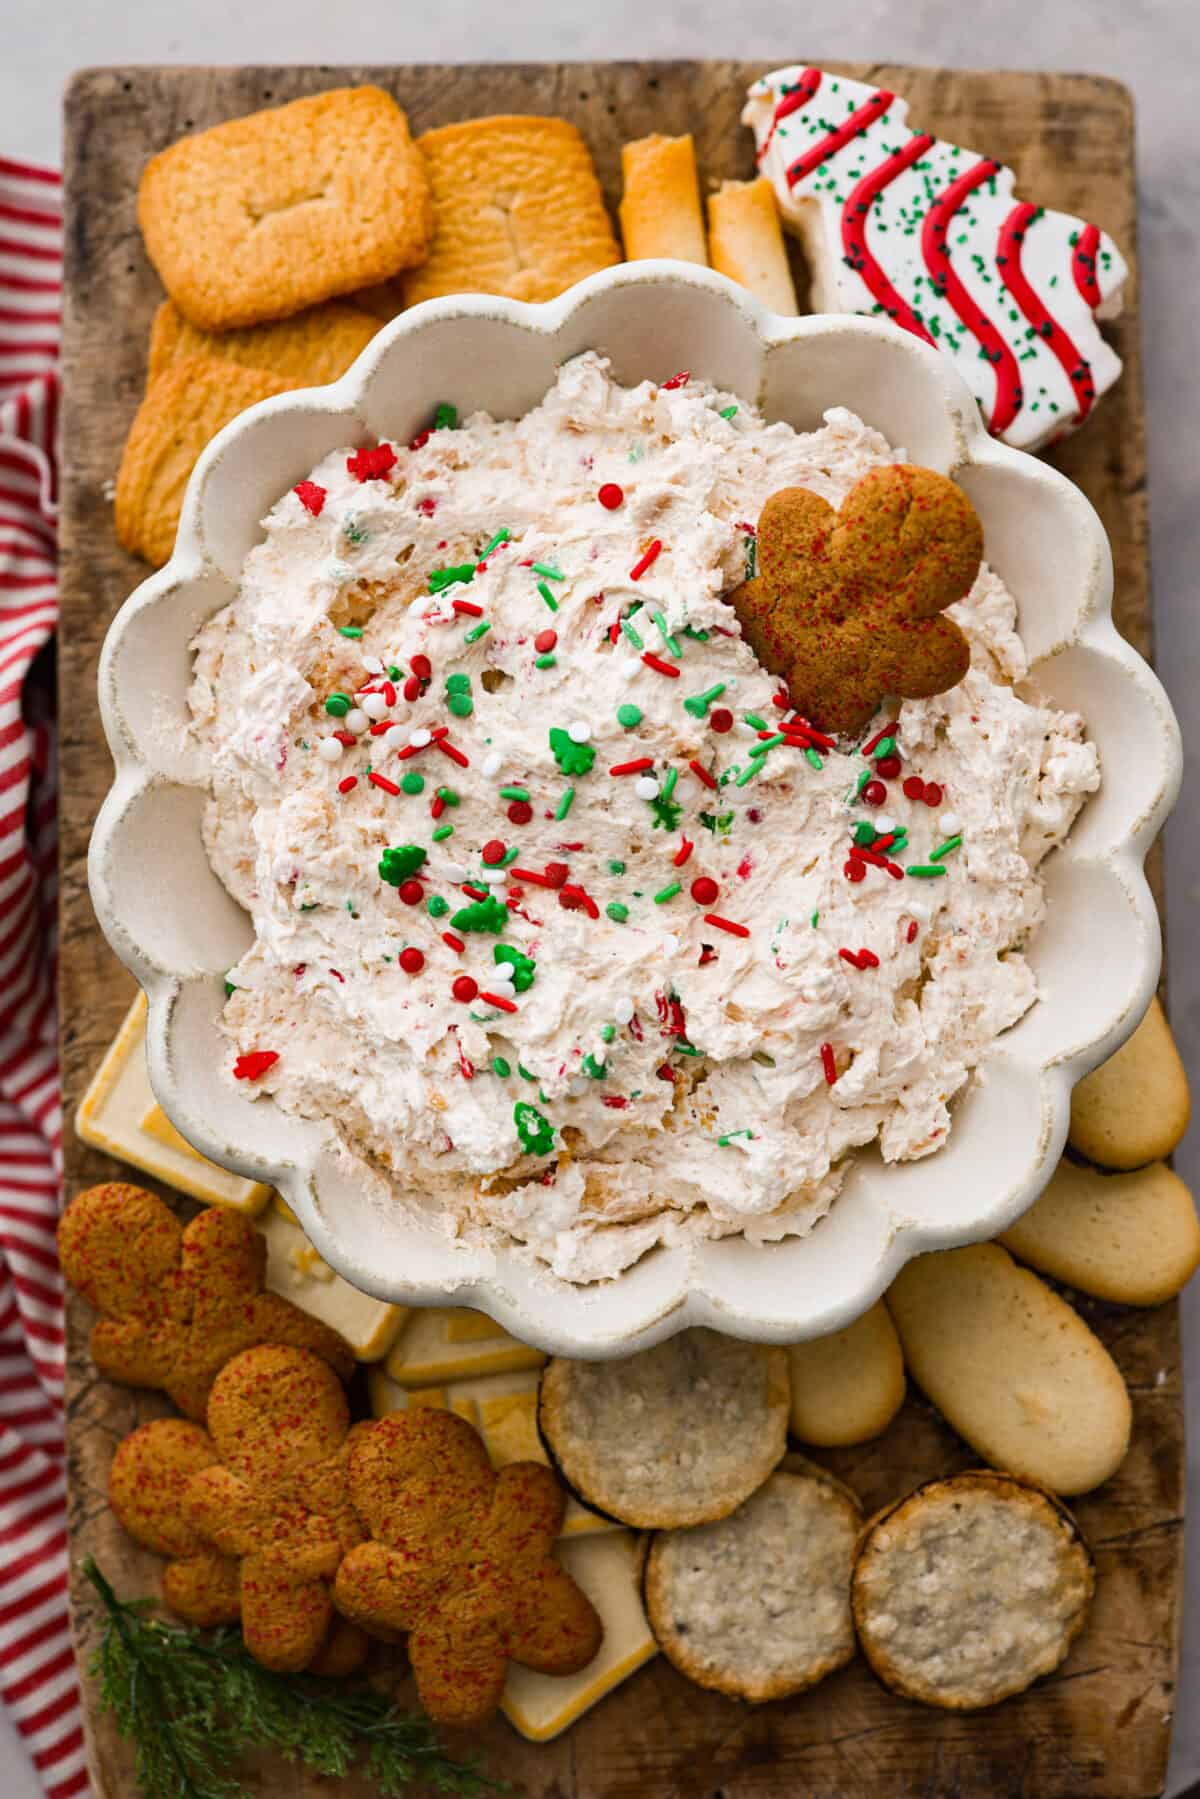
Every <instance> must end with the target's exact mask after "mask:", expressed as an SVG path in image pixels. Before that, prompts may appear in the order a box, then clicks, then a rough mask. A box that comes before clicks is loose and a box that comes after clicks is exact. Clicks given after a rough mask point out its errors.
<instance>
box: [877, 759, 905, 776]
mask: <svg viewBox="0 0 1200 1799" xmlns="http://www.w3.org/2000/svg"><path fill="white" fill-rule="evenodd" d="M901 767H902V764H901V761H900V758H899V756H880V757H879V759H878V760H877V761H876V763H875V773H876V774H877V775H882V776H883V778H884V780H885V781H894V780H895V779H896V776H897V775H898V774H899V773H900V769H901Z"/></svg>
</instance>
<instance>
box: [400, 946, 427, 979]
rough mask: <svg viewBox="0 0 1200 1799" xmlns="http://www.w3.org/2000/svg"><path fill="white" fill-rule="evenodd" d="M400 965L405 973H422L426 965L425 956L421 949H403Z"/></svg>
mask: <svg viewBox="0 0 1200 1799" xmlns="http://www.w3.org/2000/svg"><path fill="white" fill-rule="evenodd" d="M400 966H401V968H402V969H403V970H404V972H405V974H420V972H421V970H422V969H423V968H424V966H425V958H424V956H423V955H422V954H421V952H420V950H419V949H402V950H401V951H400Z"/></svg>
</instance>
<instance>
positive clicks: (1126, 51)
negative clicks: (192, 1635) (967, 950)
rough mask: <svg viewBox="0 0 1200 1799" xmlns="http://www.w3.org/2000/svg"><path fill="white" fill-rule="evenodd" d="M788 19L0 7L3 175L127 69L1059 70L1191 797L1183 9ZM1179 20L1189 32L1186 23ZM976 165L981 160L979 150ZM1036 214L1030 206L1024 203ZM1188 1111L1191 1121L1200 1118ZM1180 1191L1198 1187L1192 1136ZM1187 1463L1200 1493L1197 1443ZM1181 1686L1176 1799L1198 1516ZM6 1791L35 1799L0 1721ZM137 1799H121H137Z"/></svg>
mask: <svg viewBox="0 0 1200 1799" xmlns="http://www.w3.org/2000/svg"><path fill="white" fill-rule="evenodd" d="M792 17H793V18H794V21H795V22H794V24H793V23H789V20H788V14H787V12H786V11H785V9H784V8H783V7H782V6H780V5H779V4H778V0H776V3H775V4H768V3H767V0H737V4H736V5H733V6H730V5H724V6H718V5H716V4H713V3H712V0H672V4H671V5H670V6H667V5H662V4H659V5H657V6H655V5H653V4H650V5H647V4H646V0H614V3H612V4H610V5H607V6H603V5H590V6H585V5H581V4H579V0H515V3H514V0H509V4H507V5H496V4H495V3H494V0H441V4H440V5H436V6H429V7H424V6H422V7H418V6H414V5H412V4H405V3H404V0H399V3H397V0H392V4H390V5H388V6H382V5H378V4H373V3H372V0H358V4H356V5H353V6H348V5H345V4H343V5H339V6H331V5H330V4H329V0H320V3H318V0H172V4H170V5H166V4H163V0H123V4H121V5H120V6H119V7H114V8H109V7H101V6H97V5H96V4H95V0H56V3H55V4H54V5H53V6H46V5H34V4H32V3H31V0H0V43H2V44H3V53H2V55H0V154H8V155H12V156H17V157H20V156H25V157H29V158H32V159H37V160H41V161H45V162H54V163H57V161H58V160H59V105H60V99H61V94H62V89H63V85H64V83H65V81H66V79H67V76H68V75H69V74H70V72H71V71H72V70H73V69H76V68H80V67H84V66H87V65H89V64H105V63H107V64H113V63H127V62H135V63H136V62H151V63H157V62H192V63H200V62H209V63H240V62H259V63H266V62H329V63H339V62H368V61H370V62H387V61H395V62H397V63H401V62H451V61H454V60H461V61H471V62H483V61H487V60H489V59H494V60H495V61H497V62H504V61H522V60H526V59H529V60H532V59H537V58H541V59H549V60H555V59H564V60H569V59H571V58H595V57H605V56H613V57H666V56H681V57H687V56H715V57H741V58H743V59H746V60H754V59H756V58H759V57H761V59H762V62H763V66H764V68H770V67H772V66H775V65H777V64H780V63H785V62H793V61H804V62H810V63H818V64H819V63H820V62H821V61H822V60H824V59H826V58H829V59H832V58H843V59H847V60H859V61H867V62H869V61H889V62H893V61H894V62H917V63H931V64H940V65H947V66H957V67H962V68H1021V69H1037V68H1047V69H1065V70H1077V71H1087V72H1090V73H1095V74H1103V75H1111V76H1115V77H1117V78H1118V79H1119V80H1122V81H1125V82H1127V83H1128V85H1129V86H1130V87H1131V88H1132V89H1133V92H1134V94H1135V96H1136V100H1137V105H1138V161H1139V188H1140V197H1141V238H1140V254H1141V281H1142V292H1141V303H1142V318H1143V330H1144V333H1145V347H1146V386H1147V402H1148V405H1147V411H1148V419H1149V426H1148V436H1149V455H1150V502H1151V505H1150V510H1151V539H1152V547H1153V557H1154V605H1155V624H1156V630H1157V636H1158V666H1159V669H1160V672H1161V674H1162V676H1163V679H1164V680H1165V681H1166V684H1167V687H1168V689H1169V691H1170V694H1171V697H1172V700H1173V701H1174V704H1175V707H1176V710H1177V711H1178V713H1179V716H1180V719H1181V721H1182V724H1183V730H1184V739H1185V744H1186V748H1187V767H1188V779H1189V781H1190V780H1191V779H1192V778H1193V777H1194V774H1195V763H1196V758H1197V755H1198V754H1200V730H1198V729H1197V728H1196V727H1197V726H1198V725H1200V692H1198V690H1197V682H1196V676H1197V672H1198V670H1200V573H1198V571H1200V493H1198V491H1197V472H1198V470H1200V450H1198V449H1197V425H1198V423H1200V417H1198V414H1200V408H1198V404H1197V402H1198V400H1200V375H1198V373H1197V356H1198V351H1200V341H1198V339H1200V334H1198V332H1197V324H1196V314H1195V312H1194V311H1193V307H1194V305H1195V304H1196V296H1198V295H1200V228H1198V223H1197V221H1198V220H1200V114H1198V109H1200V100H1198V95H1197V87H1196V71H1197V54H1196V52H1197V28H1196V19H1197V13H1196V9H1195V6H1194V3H1193V0H1042V4H1041V5H1039V6H1037V7H1032V8H1031V7H1030V6H1029V4H1028V0H988V3H987V5H986V6H982V5H978V4H976V5H971V6H963V5H962V4H953V5H952V4H948V3H947V0H907V4H904V5H900V4H896V3H895V0H893V3H892V4H888V3H887V0H860V3H859V4H858V5H857V6H856V7H850V6H848V5H846V4H845V0H809V4H808V5H807V6H805V7H804V8H802V9H801V8H796V9H794V12H793V14H792ZM1189 17H1190V18H1191V19H1192V25H1191V26H1189V25H1188V23H1187V20H1188V18H1189ZM979 147H980V148H982V149H986V148H987V146H986V145H980V146H979ZM1032 197H1033V198H1036V197H1037V196H1036V195H1035V196H1032ZM1195 820H1196V800H1195V797H1194V795H1193V791H1192V788H1191V787H1190V786H1189V785H1185V788H1184V797H1183V800H1182V802H1181V805H1180V807H1179V810H1178V811H1177V813H1176V815H1175V819H1174V822H1173V824H1172V825H1171V827H1170V828H1169V830H1168V833H1167V890H1168V912H1169V928H1170V931H1171V933H1172V938H1173V951H1172V956H1171V994H1172V1022H1173V1024H1174V1027H1175V1032H1176V1035H1177V1037H1178V1040H1179V1044H1180V1047H1181V1049H1182V1051H1183V1055H1184V1059H1185V1060H1186V1062H1187V1065H1188V1070H1189V1073H1190V1074H1191V1077H1192V1080H1193V1084H1194V1085H1196V1087H1197V1092H1198V1094H1200V953H1197V950H1196V947H1195V943H1194V940H1193V939H1192V937H1191V935H1190V930H1189V925H1190V924H1191V919H1190V917H1189V914H1190V912H1191V907H1192V906H1193V905H1194V904H1195V903H1196V901H1197V898H1198V897H1200V839H1198V838H1197V837H1196V836H1194V835H1193V829H1194V824H1195ZM1198 1111H1200V1105H1198ZM1178 1164H1179V1169H1180V1172H1181V1173H1182V1174H1183V1176H1184V1178H1185V1179H1186V1180H1188V1181H1189V1183H1190V1184H1191V1185H1192V1186H1193V1188H1195V1187H1196V1183H1197V1180H1198V1179H1200V1128H1197V1129H1195V1130H1193V1132H1192V1133H1191V1135H1190V1137H1189V1138H1188V1139H1187V1140H1186V1141H1185V1142H1184V1144H1183V1145H1182V1147H1181V1149H1180V1152H1179V1157H1178ZM1184 1322H1185V1340H1186V1350H1187V1363H1188V1378H1189V1381H1190V1394H1191V1405H1190V1416H1191V1422H1192V1423H1193V1425H1195V1423H1196V1420H1197V1419H1198V1418H1200V1279H1198V1280H1197V1282H1195V1283H1193V1287H1192V1290H1191V1293H1190V1295H1189V1297H1188V1298H1186V1299H1185V1301H1184ZM1190 1434H1191V1439H1192V1440H1191V1444H1190V1449H1189V1458H1188V1461H1189V1475H1190V1479H1191V1481H1192V1482H1193V1485H1192V1492H1193V1493H1197V1492H1200V1429H1193V1430H1192V1432H1191V1433H1190ZM1188 1574H1189V1594H1188V1601H1187V1609H1186V1619H1187V1623H1186V1627H1185V1640H1184V1664H1185V1665H1184V1676H1183V1681H1182V1684H1181V1689H1180V1694H1179V1701H1178V1705H1177V1707H1176V1726H1175V1741H1174V1746H1173V1754H1172V1763H1171V1779H1170V1782H1169V1785H1168V1789H1167V1790H1168V1793H1169V1794H1171V1795H1172V1799H1176V1796H1177V1795H1180V1794H1182V1793H1183V1792H1184V1791H1185V1789H1187V1788H1188V1787H1189V1786H1190V1785H1191V1784H1192V1783H1193V1782H1195V1781H1198V1780H1200V1508H1197V1509H1196V1510H1195V1512H1194V1516H1193V1527H1192V1529H1191V1530H1190V1532H1189V1546H1188ZM0 1791H2V1792H3V1793H4V1795H5V1799H34V1796H35V1795H36V1794H37V1793H38V1792H39V1791H40V1789H39V1787H38V1786H37V1784H36V1781H35V1780H34V1776H33V1773H32V1770H29V1769H28V1764H27V1763H26V1762H25V1759H24V1751H23V1749H22V1748H21V1746H20V1743H19V1741H18V1739H17V1737H16V1736H15V1734H14V1733H13V1731H12V1730H11V1728H10V1727H9V1726H8V1724H7V1722H6V1721H5V1720H0ZM131 1799H132V1796H131Z"/></svg>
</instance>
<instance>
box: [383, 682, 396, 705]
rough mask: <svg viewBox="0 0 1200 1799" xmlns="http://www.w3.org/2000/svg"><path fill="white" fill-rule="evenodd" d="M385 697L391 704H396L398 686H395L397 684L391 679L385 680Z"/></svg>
mask: <svg viewBox="0 0 1200 1799" xmlns="http://www.w3.org/2000/svg"><path fill="white" fill-rule="evenodd" d="M383 697H384V699H385V700H386V701H387V703H388V705H389V706H394V705H395V704H396V688H395V685H394V683H393V682H391V681H385V682H384V684H383Z"/></svg>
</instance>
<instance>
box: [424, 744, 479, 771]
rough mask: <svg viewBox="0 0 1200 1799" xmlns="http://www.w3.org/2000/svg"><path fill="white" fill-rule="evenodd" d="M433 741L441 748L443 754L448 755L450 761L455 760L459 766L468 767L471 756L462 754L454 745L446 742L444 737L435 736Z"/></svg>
mask: <svg viewBox="0 0 1200 1799" xmlns="http://www.w3.org/2000/svg"><path fill="white" fill-rule="evenodd" d="M433 741H434V742H435V743H436V744H437V747H438V749H439V750H441V752H442V754H443V756H449V758H450V760H451V762H457V763H458V766H459V767H460V768H470V766H471V758H470V757H469V756H464V755H463V753H462V751H461V750H459V749H455V747H454V745H453V744H452V743H450V742H448V741H447V739H446V738H445V737H435V738H434V740H433Z"/></svg>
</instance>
